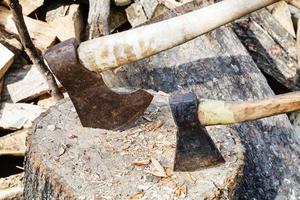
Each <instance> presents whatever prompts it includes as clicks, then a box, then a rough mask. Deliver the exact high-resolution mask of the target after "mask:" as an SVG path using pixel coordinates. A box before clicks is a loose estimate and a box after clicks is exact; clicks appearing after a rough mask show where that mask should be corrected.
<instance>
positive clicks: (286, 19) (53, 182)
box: [0, 0, 300, 200]
mask: <svg viewBox="0 0 300 200" xmlns="http://www.w3.org/2000/svg"><path fill="white" fill-rule="evenodd" d="M8 2H9V1H6V0H0V94H1V98H0V101H1V104H0V169H1V170H0V171H1V173H0V175H1V176H0V200H2V199H21V198H25V199H51V198H54V199H63V198H70V199H73V198H76V199H77V198H78V199H80V198H86V199H97V198H100V199H118V198H119V199H128V198H129V199H147V198H149V199H151V198H154V199H162V198H163V199H170V198H175V199H178V198H183V199H198V197H199V196H201V198H203V199H222V198H229V199H232V198H233V199H275V198H278V199H281V198H282V199H284V198H286V199H292V198H295V199H297V198H300V181H299V175H298V173H299V170H300V169H299V166H300V159H299V155H300V139H299V138H300V137H299V130H300V117H299V116H300V114H298V113H292V114H290V115H289V118H290V120H289V118H288V117H287V116H286V115H280V116H277V117H270V118H266V119H262V120H257V121H253V122H247V123H240V124H237V125H230V126H213V127H211V128H209V134H210V135H211V136H212V138H213V140H214V141H215V142H216V144H217V147H218V148H219V149H220V151H221V153H222V155H224V158H225V160H226V164H225V165H221V166H217V167H213V168H210V169H205V170H203V171H196V172H191V173H178V172H174V171H173V170H172V165H173V157H174V155H173V154H174V152H175V150H174V148H175V144H176V140H175V133H176V127H175V125H174V122H173V121H172V119H171V118H170V116H171V113H170V108H169V107H168V102H167V97H168V96H169V95H170V94H173V93H177V92H178V91H190V90H192V91H194V92H195V93H196V94H197V95H201V97H204V98H210V99H219V100H249V99H262V98H265V97H268V96H271V95H273V94H274V93H275V94H281V93H286V92H289V91H297V90H299V88H300V76H299V74H300V69H299V59H298V58H299V55H300V53H299V52H300V42H299V41H300V40H298V38H299V37H300V28H298V26H299V24H300V21H299V20H298V19H299V16H300V10H299V8H296V7H293V6H291V5H289V4H288V3H291V4H293V5H294V6H295V5H297V3H295V1H294V2H290V1H286V2H285V1H281V2H278V3H276V4H273V5H271V6H269V7H267V8H263V9H261V10H258V11H256V12H253V13H251V14H249V15H247V16H244V17H242V18H240V19H238V20H235V21H234V22H232V23H230V24H228V25H226V26H223V27H220V28H218V29H216V30H214V31H211V32H209V33H207V34H205V35H203V36H200V37H197V38H195V39H193V40H191V41H189V42H187V43H185V44H182V45H180V46H177V47H175V48H172V49H169V50H166V51H164V52H161V53H159V54H157V55H154V56H151V57H149V58H145V59H143V60H140V61H137V62H134V63H131V64H128V65H124V66H122V67H120V68H117V69H115V70H114V71H106V72H103V73H102V75H103V77H104V79H105V81H106V82H107V83H108V84H109V85H110V87H115V88H119V87H135V88H143V89H146V90H147V91H150V92H151V93H153V94H154V96H155V98H154V101H153V102H152V103H151V105H150V107H149V108H148V110H147V111H146V112H145V115H144V116H143V117H142V118H139V119H138V120H137V122H136V123H135V124H134V126H133V127H131V128H130V129H128V130H124V131H121V132H115V131H105V130H102V129H101V130H100V129H99V130H97V129H95V130H94V129H89V128H82V127H81V125H80V123H79V120H78V117H77V116H76V112H75V109H74V107H73V105H72V103H71V101H70V99H69V98H68V93H67V91H65V89H64V88H63V85H62V84H61V83H59V81H58V80H56V83H57V85H58V88H59V91H60V92H62V93H63V95H64V99H63V100H61V101H57V99H55V98H53V97H52V96H51V87H50V86H49V84H48V82H47V80H45V76H43V74H41V73H40V71H39V69H38V68H37V67H36V66H35V65H34V64H33V62H32V60H31V57H30V56H29V55H28V54H27V52H25V50H24V49H26V48H24V47H23V46H22V41H21V38H20V36H19V32H18V30H17V28H16V26H15V23H14V21H13V15H12V12H11V10H10V9H9V3H8ZM19 2H20V4H21V5H22V8H23V17H24V20H25V23H26V26H27V29H28V32H29V34H30V37H31V39H32V41H33V44H34V45H35V47H36V48H37V50H38V53H39V55H43V54H44V53H45V51H46V50H47V49H49V48H50V47H53V46H54V45H55V44H59V43H60V42H62V41H65V40H67V39H69V38H76V39H77V40H78V41H81V42H83V41H86V40H90V39H93V38H97V37H103V36H106V35H109V34H114V33H118V32H122V31H126V30H129V29H132V28H136V27H140V26H144V25H148V24H152V23H155V22H158V21H162V20H166V19H170V18H172V17H175V16H178V15H182V14H184V13H187V12H190V11H192V10H196V9H199V8H201V7H206V6H208V5H209V4H213V3H215V2H218V1H214V0H112V1H110V0H101V1H97V0H89V1H84V0H66V1H58V0H56V1H51V0H20V1H19ZM298 5H299V4H298ZM170 34H172V33H170ZM162 37H168V36H167V35H164V36H162ZM65 116H68V118H66V117H65ZM291 122H292V124H293V125H294V126H292V125H291ZM28 135H29V137H28V138H27V143H26V145H27V146H26V145H25V140H26V137H27V136H28ZM87 138H88V139H87ZM104 147H105V148H104ZM26 149H27V150H26ZM25 156H26V162H25V165H24V166H23V164H22V161H23V159H24V157H25ZM85 165H86V166H85ZM3 166H6V167H3ZM62 166H63V167H62ZM24 172H25V174H24ZM123 185H126V187H125V186H124V187H123Z"/></svg>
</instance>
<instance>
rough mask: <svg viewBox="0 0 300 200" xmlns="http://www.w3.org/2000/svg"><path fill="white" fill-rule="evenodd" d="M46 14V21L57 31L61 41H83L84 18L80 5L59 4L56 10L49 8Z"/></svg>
mask: <svg viewBox="0 0 300 200" xmlns="http://www.w3.org/2000/svg"><path fill="white" fill-rule="evenodd" d="M49 9H50V10H49V11H48V12H47V13H46V21H47V22H48V24H50V25H51V26H52V28H53V30H54V31H55V33H56V35H57V37H58V39H59V40H60V41H65V40H67V39H70V38H74V37H75V38H76V39H77V40H78V41H80V39H81V33H82V30H83V17H82V13H81V10H80V7H79V4H71V5H64V4H58V5H56V8H54V9H53V8H52V7H50V8H49Z"/></svg>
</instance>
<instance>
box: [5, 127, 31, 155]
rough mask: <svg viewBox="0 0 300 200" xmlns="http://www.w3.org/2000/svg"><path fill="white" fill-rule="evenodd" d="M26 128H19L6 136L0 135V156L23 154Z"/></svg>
mask: <svg viewBox="0 0 300 200" xmlns="http://www.w3.org/2000/svg"><path fill="white" fill-rule="evenodd" d="M28 132H29V131H28V130H26V129H24V130H20V131H17V132H14V133H11V134H8V135H6V136H3V137H0V156H1V155H14V156H24V154H25V150H26V145H25V141H26V137H27V134H28Z"/></svg>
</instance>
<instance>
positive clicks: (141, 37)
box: [78, 0, 279, 73]
mask: <svg viewBox="0 0 300 200" xmlns="http://www.w3.org/2000/svg"><path fill="white" fill-rule="evenodd" d="M278 1H279V0H224V1H221V2H219V3H215V4H213V5H210V6H207V7H204V8H201V9H199V10H196V11H193V12H189V13H187V14H184V15H181V16H177V17H174V18H171V19H168V20H165V21H161V22H157V23H154V24H150V25H147V26H142V27H139V28H135V29H131V30H128V31H124V32H120V33H116V34H112V35H108V36H104V37H100V38H96V39H93V40H89V41H86V42H83V43H81V44H80V46H79V48H78V56H79V60H80V62H81V63H82V64H83V65H84V66H85V67H86V68H88V69H89V70H91V71H95V72H99V73H100V72H102V71H105V70H110V69H113V68H116V67H118V66H120V65H124V64H128V63H131V62H134V61H137V60H140V59H143V58H146V57H149V56H152V55H154V54H157V53H159V52H161V51H164V50H167V49H170V48H172V47H175V46H178V45H180V44H182V43H184V42H187V41H189V40H191V39H193V38H195V37H197V36H199V35H202V34H205V33H207V32H209V31H211V30H214V29H216V28H218V27H220V26H222V25H224V24H227V23H229V22H231V21H233V20H235V19H238V18H240V17H242V16H244V15H247V14H248V13H251V12H253V11H256V10H258V9H260V8H263V7H266V6H268V5H270V4H273V3H276V2H278Z"/></svg>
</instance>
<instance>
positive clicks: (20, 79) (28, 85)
mask: <svg viewBox="0 0 300 200" xmlns="http://www.w3.org/2000/svg"><path fill="white" fill-rule="evenodd" d="M59 85H60V84H59ZM48 90H49V86H48V84H47V82H46V81H45V79H44V77H43V76H42V74H41V73H40V72H39V71H38V69H37V68H36V67H35V66H34V65H25V66H23V67H21V68H19V69H14V70H11V71H9V72H8V73H7V75H6V76H5V87H4V91H3V98H4V99H7V100H11V101H12V102H14V103H16V102H20V101H28V100H31V99H34V98H36V97H38V96H41V95H44V94H47V93H48Z"/></svg>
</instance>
